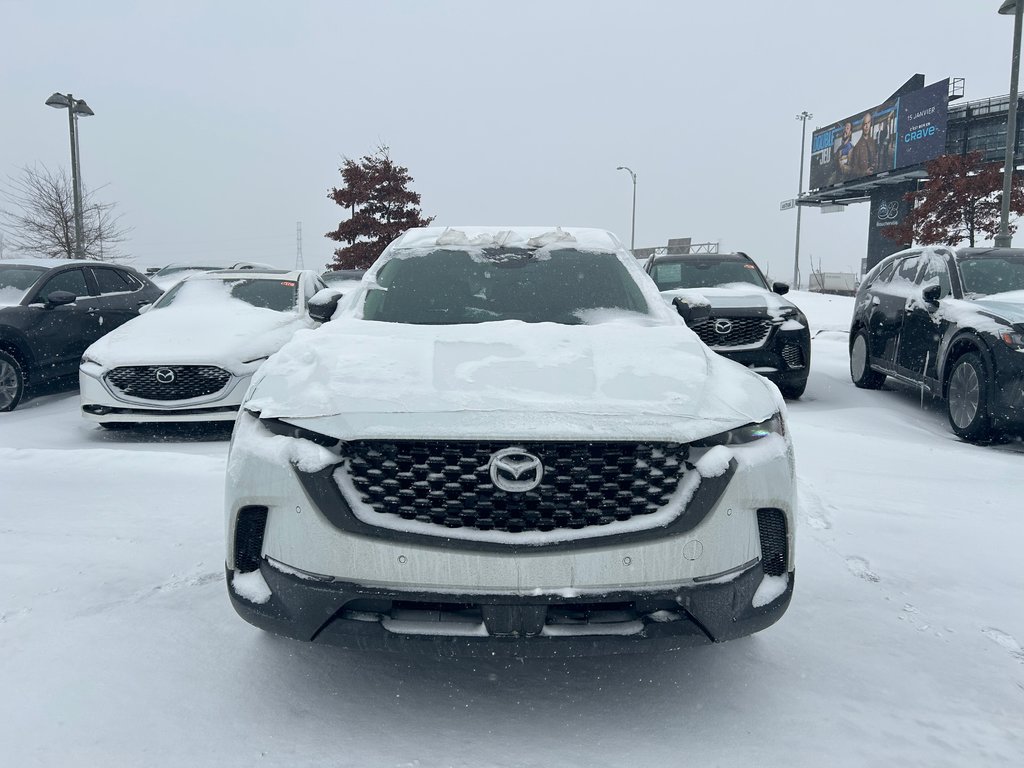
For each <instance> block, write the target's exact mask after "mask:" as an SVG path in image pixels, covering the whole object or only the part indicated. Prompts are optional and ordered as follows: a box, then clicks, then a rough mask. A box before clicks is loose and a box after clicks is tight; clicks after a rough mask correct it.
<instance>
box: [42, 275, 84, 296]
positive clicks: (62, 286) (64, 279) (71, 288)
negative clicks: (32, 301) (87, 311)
mask: <svg viewBox="0 0 1024 768" xmlns="http://www.w3.org/2000/svg"><path fill="white" fill-rule="evenodd" d="M54 291H67V292H68V293H73V294H75V296H78V297H79V298H81V297H82V296H88V295H89V287H88V286H87V285H86V284H85V273H84V272H83V271H82V270H80V269H68V270H65V271H64V272H61V273H59V274H57V275H54V276H53V277H51V278H50V279H49V280H47V281H46V282H45V283H43V287H42V288H40V289H39V293H38V294H36V300H37V301H46V297H47V296H49V295H50V294H51V293H53V292H54Z"/></svg>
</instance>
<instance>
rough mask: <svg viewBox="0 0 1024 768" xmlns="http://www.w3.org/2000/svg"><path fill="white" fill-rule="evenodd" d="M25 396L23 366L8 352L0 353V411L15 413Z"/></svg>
mask: <svg viewBox="0 0 1024 768" xmlns="http://www.w3.org/2000/svg"><path fill="white" fill-rule="evenodd" d="M24 394H25V374H24V372H23V371H22V370H21V364H20V363H19V362H18V361H17V360H16V359H14V357H12V356H11V355H9V354H7V353H6V352H0V411H13V410H14V409H15V408H17V407H18V403H20V402H21V397H22V395H24Z"/></svg>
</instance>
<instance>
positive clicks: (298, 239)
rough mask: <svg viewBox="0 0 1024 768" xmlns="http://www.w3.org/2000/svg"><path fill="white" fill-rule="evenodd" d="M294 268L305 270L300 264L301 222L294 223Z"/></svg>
mask: <svg viewBox="0 0 1024 768" xmlns="http://www.w3.org/2000/svg"><path fill="white" fill-rule="evenodd" d="M295 268H296V269H305V268H306V267H305V265H304V264H303V263H302V222H301V221H297V222H295Z"/></svg>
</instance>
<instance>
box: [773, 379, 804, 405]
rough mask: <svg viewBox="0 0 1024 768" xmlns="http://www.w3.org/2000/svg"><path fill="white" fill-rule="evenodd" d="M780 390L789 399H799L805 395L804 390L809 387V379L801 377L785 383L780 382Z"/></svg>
mask: <svg viewBox="0 0 1024 768" xmlns="http://www.w3.org/2000/svg"><path fill="white" fill-rule="evenodd" d="M778 386H779V392H781V393H782V396H783V397H784V398H786V399H787V400H799V399H800V397H801V396H802V395H803V393H804V390H805V389H807V379H801V380H800V381H790V382H787V383H785V384H779V385H778Z"/></svg>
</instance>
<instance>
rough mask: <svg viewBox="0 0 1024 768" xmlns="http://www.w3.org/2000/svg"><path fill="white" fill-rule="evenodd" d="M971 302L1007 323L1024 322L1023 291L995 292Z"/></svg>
mask: <svg viewBox="0 0 1024 768" xmlns="http://www.w3.org/2000/svg"><path fill="white" fill-rule="evenodd" d="M973 303H974V304H976V305H977V306H978V307H979V308H980V309H983V310H986V311H988V312H991V313H992V314H994V315H998V316H999V317H1002V318H1004V319H1005V320H1006V321H1007V322H1009V323H1015V324H1019V323H1024V291H1007V292H1006V293H995V294H991V295H989V296H985V297H984V298H980V299H975V300H974V302H973Z"/></svg>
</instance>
